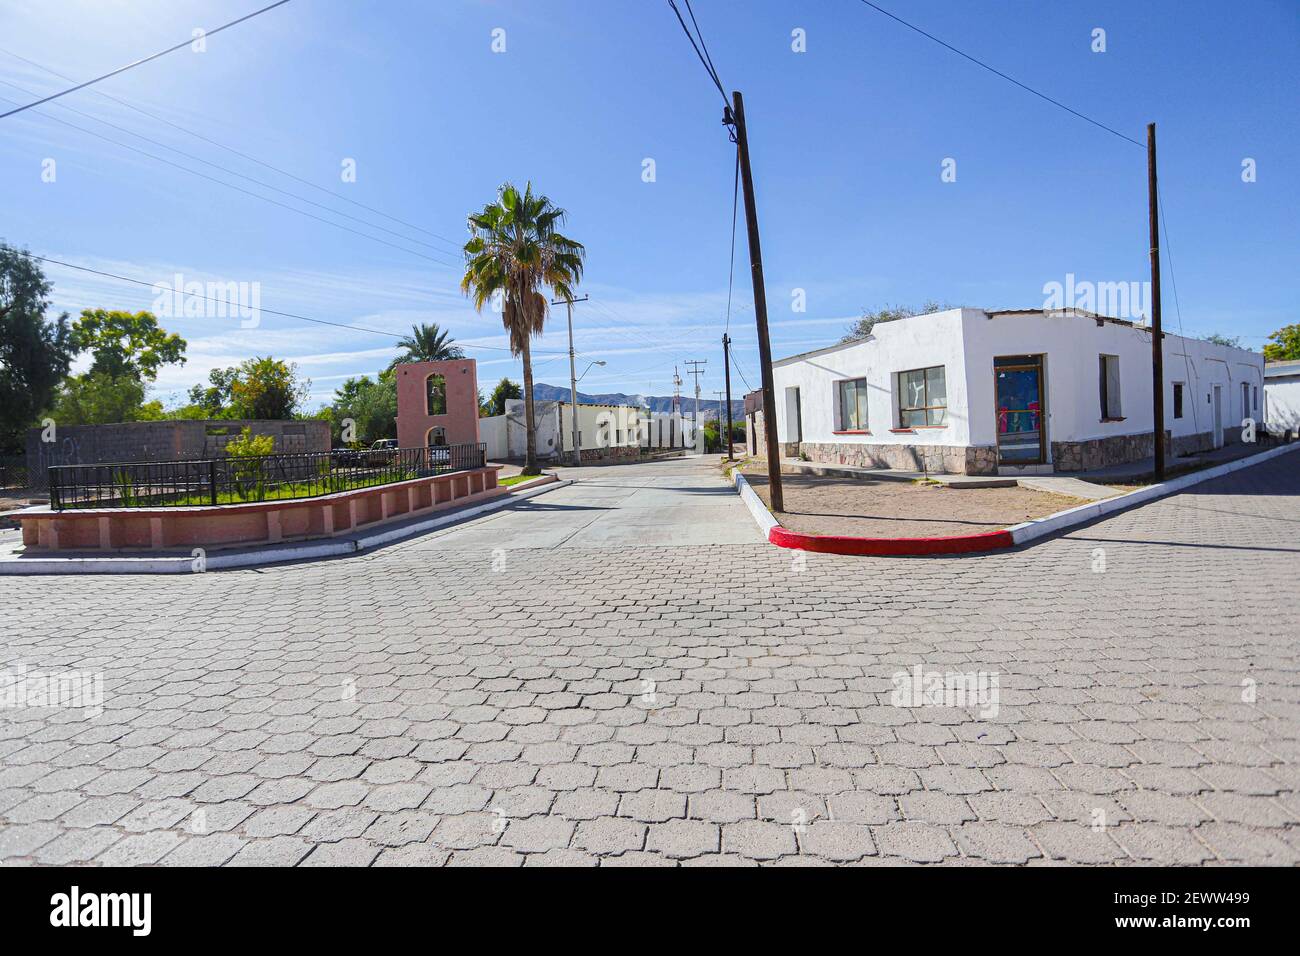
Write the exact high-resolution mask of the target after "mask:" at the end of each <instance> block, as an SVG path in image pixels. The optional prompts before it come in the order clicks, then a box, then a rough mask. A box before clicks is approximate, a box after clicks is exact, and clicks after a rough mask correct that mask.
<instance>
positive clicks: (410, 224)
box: [0, 47, 461, 253]
mask: <svg viewBox="0 0 1300 956" xmlns="http://www.w3.org/2000/svg"><path fill="white" fill-rule="evenodd" d="M0 53H3V54H5V55H6V56H11V57H13V58H14V59H16V60H21V61H22V62H23V63H26V64H28V65H29V66H34V67H36V68H37V69H38V70H44V71H45V72H46V73H49V74H50V75H52V76H57V77H59V78H60V79H63V80H69V81H71V79H72V78H71V77H69V76H67V75H66V74H63V73H60V72H59V71H58V70H54V69H51V68H50V67H48V66H45V65H43V64H40V63H37V62H36V61H35V60H31V59H28V58H27V57H25V56H22V55H20V54H18V53H14V52H13V51H12V50H6V49H4V48H3V47H0ZM11 85H12V84H11ZM20 89H21V87H20ZM91 92H93V93H94V94H95V95H96V96H102V97H103V98H104V99H107V100H111V101H112V102H114V103H117V104H119V105H120V106H125V107H126V108H127V109H129V110H134V111H135V112H137V113H139V114H140V115H141V116H146V117H148V118H149V119H151V120H154V121H155V122H158V123H162V124H164V125H166V126H170V127H171V128H172V129H175V130H179V131H180V132H182V133H185V134H186V135H188V136H193V137H194V138H195V139H198V140H201V141H202V142H205V143H207V144H209V145H211V146H216V147H218V148H220V149H224V150H226V151H227V152H229V153H233V154H234V155H236V156H238V157H240V158H241V159H246V160H248V161H249V162H250V163H256V164H257V165H258V166H262V167H264V168H266V169H269V170H271V171H272V172H275V173H279V174H280V175H281V176H286V177H288V178H289V179H292V180H294V181H295V182H299V183H302V184H303V185H304V186H309V187H311V188H312V189H315V190H318V191H319V192H323V193H325V194H326V195H327V196H332V197H333V198H335V199H341V200H343V201H344V202H346V203H351V204H352V205H354V206H357V207H359V208H361V209H365V210H367V211H369V212H372V213H374V214H375V215H377V216H382V217H383V218H385V219H388V220H391V221H392V222H395V223H398V224H399V225H402V226H406V227H407V228H408V229H414V230H416V231H417V232H422V233H424V234H425V235H427V236H432V237H433V238H435V239H440V240H442V242H444V243H446V244H447V245H450V246H451V247H452V250H453V251H454V252H456V253H459V252H460V248H461V247H460V244H459V243H457V242H456V241H455V240H454V239H448V238H447V237H446V236H443V235H440V234H438V233H436V232H433V231H431V230H429V229H425V228H424V227H423V226H417V225H416V224H415V223H413V222H407V221H406V220H405V219H400V218H398V217H397V216H394V215H391V214H389V213H386V212H384V211H383V210H382V209H376V208H375V207H374V206H368V205H366V204H365V203H363V202H359V201H357V200H355V199H352V198H349V197H348V196H344V195H341V194H339V193H336V192H335V191H334V190H332V189H326V188H325V187H324V186H319V185H317V184H316V183H313V182H312V181H311V180H309V179H304V178H303V177H301V176H297V175H295V174H293V173H291V172H289V171H288V170H285V169H281V168H280V167H279V166H274V165H272V164H271V163H268V162H266V161H264V160H261V159H258V158H257V157H256V156H250V155H249V154H248V153H245V152H241V151H240V150H238V149H235V148H234V147H233V146H230V145H229V144H227V143H223V142H220V141H219V140H215V139H211V138H210V137H207V136H204V135H203V134H202V133H196V132H195V131H194V130H192V129H188V128H187V127H184V126H181V125H180V124H178V123H173V122H172V121H171V120H169V119H167V118H166V117H163V116H159V115H158V114H157V113H153V112H150V111H149V110H146V109H144V108H143V107H141V106H136V105H135V104H134V103H129V102H127V101H126V100H124V99H122V98H121V97H119V96H113V95H112V94H111V93H105V92H104V91H103V90H92V91H91ZM60 105H62V104H60ZM66 108H67V109H71V107H66ZM74 112H75V111H74ZM99 122H101V123H102V122H105V121H104V120H99ZM134 135H139V134H134ZM168 148H169V149H171V148H172V147H168ZM177 152H179V150H177ZM303 201H304V202H306V201H307V200H303ZM340 215H342V213H340ZM376 228H379V227H377V226H376Z"/></svg>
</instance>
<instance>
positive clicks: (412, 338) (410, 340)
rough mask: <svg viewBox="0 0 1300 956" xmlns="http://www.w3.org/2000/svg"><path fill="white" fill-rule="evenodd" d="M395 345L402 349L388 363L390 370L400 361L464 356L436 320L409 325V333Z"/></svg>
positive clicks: (435, 360)
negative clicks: (399, 353)
mask: <svg viewBox="0 0 1300 956" xmlns="http://www.w3.org/2000/svg"><path fill="white" fill-rule="evenodd" d="M397 347H398V348H399V349H403V350H404V351H403V353H402V354H401V355H399V356H398V357H397V358H395V359H393V361H392V362H390V363H389V365H388V368H389V370H390V371H391V370H392V369H394V368H396V367H397V366H398V365H399V364H400V363H402V362H445V361H447V360H449V359H458V358H464V357H465V352H464V350H463V349H462V348H461V347H460V346H459V345H454V344H452V338H451V333H450V332H448V331H446V330H445V329H442V328H439V327H438V323H437V322H430V323H428V324H425V323H423V322H421V323H420V324H419V325H413V326H411V334H410V335H407V336H405V337H403V338H402V339H400V340H399V341H398V343H397Z"/></svg>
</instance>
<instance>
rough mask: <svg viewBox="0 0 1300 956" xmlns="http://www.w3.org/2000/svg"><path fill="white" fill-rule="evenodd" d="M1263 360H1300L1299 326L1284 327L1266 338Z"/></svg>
mask: <svg viewBox="0 0 1300 956" xmlns="http://www.w3.org/2000/svg"><path fill="white" fill-rule="evenodd" d="M1264 358H1266V359H1268V360H1269V361H1270V362H1287V361H1291V360H1293V359H1300V324H1297V325H1284V326H1282V328H1280V329H1278V330H1277V331H1276V332H1274V333H1273V334H1272V335H1270V336H1269V337H1268V344H1267V345H1265V346H1264Z"/></svg>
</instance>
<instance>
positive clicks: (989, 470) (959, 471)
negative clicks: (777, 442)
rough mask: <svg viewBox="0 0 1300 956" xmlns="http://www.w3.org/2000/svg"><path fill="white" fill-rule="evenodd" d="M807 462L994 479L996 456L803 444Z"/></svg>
mask: <svg viewBox="0 0 1300 956" xmlns="http://www.w3.org/2000/svg"><path fill="white" fill-rule="evenodd" d="M798 449H799V451H800V452H801V453H802V454H803V455H806V456H807V457H808V460H809V461H815V462H819V463H821V464H831V465H851V466H853V467H855V468H890V469H894V470H896V471H922V472H925V473H927V474H947V475H996V474H997V473H998V452H997V449H996V448H993V447H992V446H982V445H867V444H861V443H858V442H855V443H853V444H848V443H841V442H803V443H801V444H800V445H799V446H798Z"/></svg>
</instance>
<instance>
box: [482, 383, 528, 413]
mask: <svg viewBox="0 0 1300 956" xmlns="http://www.w3.org/2000/svg"><path fill="white" fill-rule="evenodd" d="M523 397H524V393H523V392H522V391H520V389H519V383H518V382H512V381H510V379H508V378H503V379H501V381H499V382H497V387H496V388H494V389H492V394H491V395H490V396H488V400H487V407H488V409H489V411H488V414H489V415H504V414H505V413H506V402H507V401H508V400H510V399H512V398H523Z"/></svg>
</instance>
